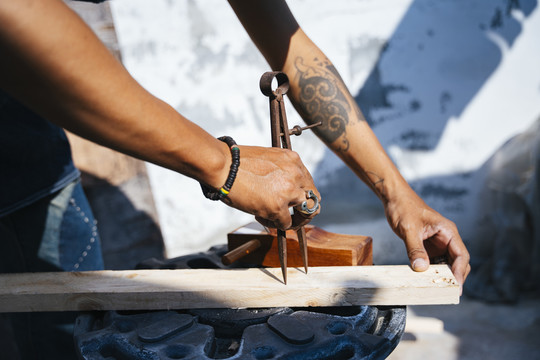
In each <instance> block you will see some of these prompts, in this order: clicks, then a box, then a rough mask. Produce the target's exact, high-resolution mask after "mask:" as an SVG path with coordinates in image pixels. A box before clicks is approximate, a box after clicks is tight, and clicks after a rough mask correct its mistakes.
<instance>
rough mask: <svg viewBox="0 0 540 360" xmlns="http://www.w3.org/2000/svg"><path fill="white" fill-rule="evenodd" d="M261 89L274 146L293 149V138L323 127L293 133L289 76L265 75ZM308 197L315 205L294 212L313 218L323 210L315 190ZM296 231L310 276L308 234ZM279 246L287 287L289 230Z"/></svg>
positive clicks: (280, 232) (296, 129)
mask: <svg viewBox="0 0 540 360" xmlns="http://www.w3.org/2000/svg"><path fill="white" fill-rule="evenodd" d="M273 79H276V80H277V88H276V89H275V90H272V81H273ZM260 88H261V91H262V93H263V94H264V95H266V96H268V98H269V100H270V129H271V133H272V147H280V148H284V149H289V150H292V148H291V139H290V135H296V136H298V135H300V134H302V131H303V130H305V129H309V128H312V127H315V126H318V125H321V123H320V122H319V123H316V124H312V125H309V126H305V127H300V126H298V125H296V126H294V127H293V128H292V129H290V130H289V126H288V124H287V116H286V115H285V104H284V103H283V96H284V95H285V94H286V93H287V91H288V90H289V79H288V77H287V75H286V74H285V73H283V72H280V71H273V72H266V73H264V74H263V75H262V77H261V80H260ZM306 195H307V198H308V199H312V200H313V201H314V205H313V206H312V207H308V204H307V200H306V201H304V202H303V203H302V204H301V207H300V209H297V208H295V209H294V211H295V212H301V213H304V214H307V215H310V214H313V213H314V212H315V211H317V209H318V208H319V198H318V197H317V196H316V195H315V193H314V192H313V191H312V190H308V191H307V193H306ZM296 232H297V235H298V243H299V245H300V253H301V255H302V262H303V263H304V269H305V271H306V274H307V271H308V254H307V243H306V231H305V229H304V227H303V226H302V227H300V228H299V229H298V230H296ZM277 245H278V252H279V262H280V264H281V271H282V273H283V282H284V283H285V284H287V236H286V232H285V230H280V229H278V230H277Z"/></svg>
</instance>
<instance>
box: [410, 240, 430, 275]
mask: <svg viewBox="0 0 540 360" xmlns="http://www.w3.org/2000/svg"><path fill="white" fill-rule="evenodd" d="M405 246H406V247H407V256H408V257H409V261H410V263H411V268H412V269H413V270H414V271H426V270H427V269H428V268H429V257H428V254H427V252H426V249H424V244H423V241H421V240H420V239H418V240H413V241H406V242H405Z"/></svg>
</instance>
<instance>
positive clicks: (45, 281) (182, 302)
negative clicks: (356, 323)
mask: <svg viewBox="0 0 540 360" xmlns="http://www.w3.org/2000/svg"><path fill="white" fill-rule="evenodd" d="M288 277H289V280H288V285H284V284H283V283H282V281H281V269H279V268H250V269H234V270H222V269H196V270H194V269H189V270H136V271H89V272H78V273H77V272H71V273H24V274H2V275H0V312H30V311H74V310H153V309H186V308H262V307H280V306H301V307H304V306H352V305H426V304H457V303H458V302H459V285H458V284H457V282H456V280H455V278H454V276H453V275H452V273H451V271H450V269H449V268H448V266H447V265H432V266H431V267H430V268H429V270H427V271H425V272H423V273H415V272H413V271H412V270H411V269H410V268H409V267H408V266H405V265H403V266H359V267H351V266H343V267H317V268H310V269H309V274H307V275H306V274H305V273H304V272H303V270H300V269H298V268H289V269H288Z"/></svg>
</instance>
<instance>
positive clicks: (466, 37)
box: [111, 0, 540, 263]
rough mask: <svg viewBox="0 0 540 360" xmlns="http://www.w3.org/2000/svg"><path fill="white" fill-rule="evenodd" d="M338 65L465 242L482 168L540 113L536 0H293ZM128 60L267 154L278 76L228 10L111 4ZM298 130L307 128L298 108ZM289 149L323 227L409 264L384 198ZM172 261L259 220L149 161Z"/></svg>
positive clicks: (315, 150) (319, 158)
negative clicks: (367, 240) (269, 87)
mask: <svg viewBox="0 0 540 360" xmlns="http://www.w3.org/2000/svg"><path fill="white" fill-rule="evenodd" d="M289 6H290V7H291V10H292V11H293V14H294V15H295V16H296V18H297V20H298V22H299V23H300V25H301V26H302V27H303V29H304V31H306V33H307V34H308V35H309V36H310V37H311V38H312V40H313V41H314V42H315V43H316V44H318V45H319V46H320V47H321V48H322V49H323V51H325V52H326V54H327V55H328V57H329V58H330V59H331V60H332V61H333V62H334V64H335V65H336V68H337V69H338V70H339V71H340V73H341V75H342V77H343V79H344V80H345V82H346V83H347V85H348V86H349V88H350V90H351V93H352V94H353V95H354V96H355V98H356V99H357V101H358V103H359V104H360V106H361V108H362V110H363V111H364V113H365V115H366V117H367V119H368V121H369V122H370V124H371V125H372V127H373V129H374V131H375V133H376V134H377V136H378V137H379V139H380V141H381V143H382V144H383V146H384V147H385V148H386V150H387V151H388V153H389V154H390V155H391V157H392V158H393V160H394V161H395V162H396V164H397V165H398V167H399V168H400V170H401V171H402V173H403V174H404V176H405V177H406V178H407V179H408V180H409V181H410V182H411V184H412V185H413V187H414V188H415V190H416V191H417V192H418V193H419V194H420V195H421V196H422V197H423V198H424V200H426V202H427V203H428V204H430V205H431V206H433V207H434V208H435V209H437V210H438V211H440V212H441V213H443V214H444V215H445V216H447V217H449V218H451V219H453V220H454V221H456V222H457V224H458V226H459V227H460V231H461V233H462V236H463V237H464V239H465V240H466V241H470V240H471V239H469V238H468V237H470V236H471V235H470V234H472V232H471V231H472V229H473V228H474V226H475V217H476V214H477V212H478V206H479V205H480V204H479V200H478V192H479V187H481V186H482V184H483V182H482V176H483V170H482V169H483V167H482V166H483V165H484V164H485V163H486V162H487V161H488V160H489V158H490V157H491V156H492V154H493V153H494V152H495V151H496V150H497V149H498V148H500V147H501V146H502V144H504V143H505V141H507V140H508V139H510V138H511V137H512V136H514V135H516V134H518V133H520V132H522V131H523V130H525V129H526V128H527V127H529V126H530V125H531V124H532V123H533V122H534V121H535V120H536V119H537V118H538V117H539V115H540V66H539V65H540V41H538V35H539V34H540V11H539V10H538V6H537V2H536V0H522V1H519V3H518V2H517V1H503V0H468V1H465V0H453V1H441V0H387V1H374V0H354V1H353V0H350V1H345V0H339V1H332V2H329V1H327V2H313V1H307V0H294V1H289ZM111 7H112V10H113V15H114V18H115V24H116V26H117V32H118V37H119V41H120V46H121V51H122V54H123V58H124V63H125V65H126V67H127V68H128V70H129V71H130V72H131V73H132V74H133V76H134V77H135V78H136V79H137V80H138V81H139V82H141V84H142V85H143V86H145V87H146V88H147V89H149V90H150V91H151V92H152V93H154V94H155V95H157V96H158V97H160V98H162V99H163V100H165V101H167V102H168V103H169V104H171V105H172V106H173V107H175V108H176V109H178V111H180V112H181V113H182V114H184V115H185V116H187V117H188V118H190V119H191V120H193V121H194V122H196V123H198V124H200V125H201V126H202V127H203V128H205V129H206V130H207V131H209V132H210V133H212V134H213V135H215V136H220V135H224V134H227V135H231V136H233V137H234V138H235V139H236V140H237V142H238V143H241V144H253V145H266V146H269V145H270V134H269V123H268V104H267V99H266V98H265V97H264V96H263V95H262V94H261V93H260V91H259V89H258V82H259V78H260V76H261V74H262V73H264V72H265V71H267V70H269V68H268V65H267V64H266V62H265V61H264V59H263V57H262V56H261V55H260V54H259V53H258V51H257V49H256V48H255V46H254V45H253V44H252V43H251V41H250V39H249V37H248V36H247V35H246V33H245V31H244V30H243V28H242V26H241V25H240V23H239V22H238V20H237V19H236V17H235V15H234V13H233V12H232V10H231V9H230V7H229V5H228V4H227V2H226V1H223V0H219V1H218V0H205V1H203V2H197V1H194V0H190V1H168V0H153V1H151V2H148V1H145V0H115V1H114V2H111ZM287 110H288V116H289V121H290V123H291V125H294V124H296V123H298V124H300V123H301V119H300V118H299V117H298V116H297V115H296V114H295V113H294V110H293V109H292V107H290V106H289V108H288V109H287ZM293 146H294V149H295V150H296V151H298V153H299V154H300V155H301V157H302V158H303V160H304V162H305V163H306V165H307V166H308V168H309V169H310V171H311V172H312V174H313V175H314V178H315V181H316V183H317V185H318V187H319V189H320V190H321V192H322V193H323V196H324V206H325V208H324V213H323V214H321V215H320V216H319V217H318V219H316V223H317V224H318V225H320V226H323V227H324V228H325V229H327V230H330V231H336V232H340V233H354V234H363V235H371V236H373V238H374V240H375V248H374V251H375V261H376V262H378V263H382V262H385V263H395V262H402V261H404V260H405V259H406V257H405V253H404V251H401V250H402V249H403V246H402V245H400V242H399V241H396V238H395V236H394V235H393V234H392V232H391V231H390V230H389V228H388V226H387V225H386V223H385V219H384V217H383V215H382V209H381V207H380V205H379V204H378V200H377V199H376V198H375V197H374V196H373V195H372V194H370V192H369V190H368V189H367V187H366V186H364V185H363V184H362V183H361V182H360V181H359V180H357V179H356V178H355V177H354V175H353V174H352V172H351V171H350V170H348V169H347V168H346V167H345V166H344V165H343V164H342V163H341V162H340V161H339V160H338V159H337V158H336V157H335V156H334V155H333V154H332V153H331V152H329V151H328V150H326V149H325V147H324V146H323V145H322V143H320V142H319V141H318V140H317V139H316V138H315V137H314V136H313V135H312V134H306V135H304V134H303V135H302V136H301V137H298V138H296V137H295V138H294V139H293ZM148 171H149V175H150V179H151V183H152V188H153V192H154V195H155V198H156V199H155V200H156V205H157V208H158V213H159V217H160V223H161V226H162V230H163V234H164V237H165V243H166V247H167V251H168V255H169V256H177V255H181V254H185V253H191V252H193V251H196V250H201V249H206V248H207V247H208V246H210V245H212V244H216V243H224V242H225V240H226V238H225V234H226V233H227V232H228V231H231V230H232V229H234V228H235V227H238V226H240V225H242V224H244V223H246V222H249V221H251V220H252V218H251V217H250V216H248V215H245V214H242V213H240V212H238V211H236V210H233V209H230V208H227V207H226V206H224V205H223V204H216V203H214V202H210V201H207V200H205V199H204V198H203V196H202V195H201V192H200V189H199V185H198V184H197V183H196V182H194V181H193V180H191V179H188V178H185V177H182V176H181V175H178V174H174V173H172V172H170V171H168V170H165V169H162V168H158V167H156V166H154V165H151V164H149V165H148Z"/></svg>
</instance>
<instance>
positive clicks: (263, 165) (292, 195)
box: [223, 146, 321, 230]
mask: <svg viewBox="0 0 540 360" xmlns="http://www.w3.org/2000/svg"><path fill="white" fill-rule="evenodd" d="M239 148H240V167H239V170H238V174H237V176H236V180H235V182H234V184H233V186H232V188H231V191H230V193H229V195H228V196H227V197H226V198H224V199H223V201H224V202H225V203H226V204H228V205H229V206H232V207H234V208H236V209H238V210H242V211H245V212H247V213H250V214H253V215H255V218H256V219H257V221H259V222H260V223H261V224H263V225H264V226H267V227H272V228H278V229H281V230H287V229H290V228H298V227H300V226H303V225H305V224H307V223H308V222H309V221H311V219H312V218H313V217H314V216H315V215H317V214H318V213H319V212H320V206H319V209H318V210H317V211H316V212H315V213H313V214H311V215H309V216H308V215H303V214H298V215H295V216H293V217H291V214H290V210H289V208H290V207H295V206H299V205H301V204H302V203H303V202H304V201H306V200H307V197H306V196H307V195H306V192H307V191H308V190H313V192H314V193H315V194H316V195H317V197H319V199H320V198H321V196H320V194H319V191H318V190H317V188H316V187H315V184H314V183H313V179H312V177H311V175H310V173H309V171H308V170H307V169H306V167H305V166H304V164H303V163H302V160H300V157H299V156H298V154H297V153H295V152H294V151H291V150H287V149H281V148H263V147H255V146H239ZM310 201H311V200H310ZM308 205H309V203H308Z"/></svg>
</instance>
